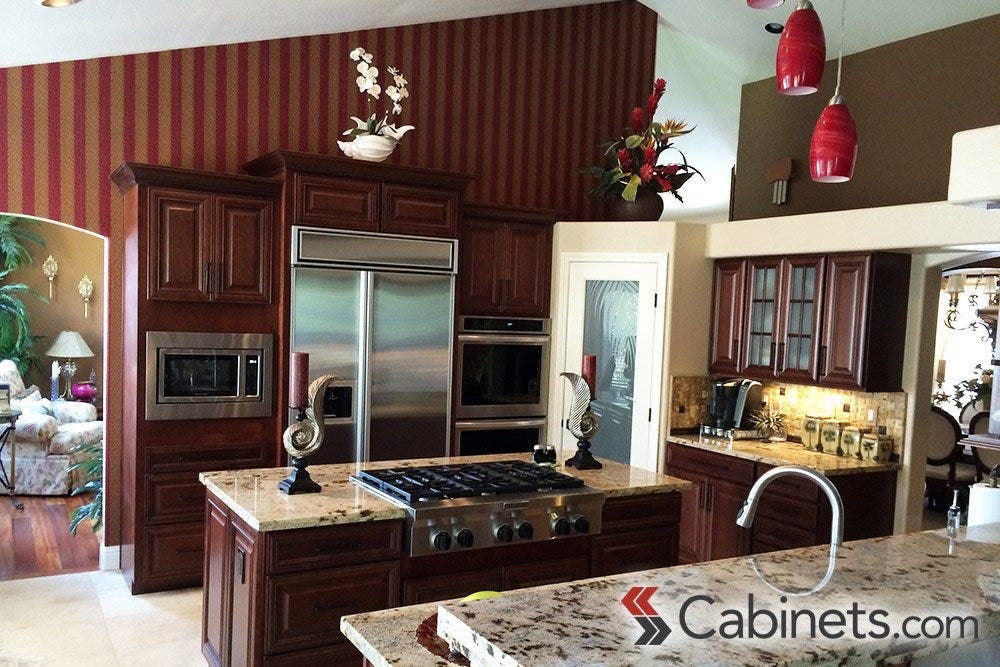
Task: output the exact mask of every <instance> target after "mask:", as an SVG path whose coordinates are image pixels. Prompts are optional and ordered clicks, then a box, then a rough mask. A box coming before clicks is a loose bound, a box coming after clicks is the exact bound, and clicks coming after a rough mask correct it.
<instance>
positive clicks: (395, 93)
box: [385, 86, 402, 102]
mask: <svg viewBox="0 0 1000 667" xmlns="http://www.w3.org/2000/svg"><path fill="white" fill-rule="evenodd" d="M385 94H386V95H388V96H389V99H391V100H392V101H393V102H398V101H399V100H400V98H401V97H402V96H401V95H400V94H399V88H397V87H396V86H386V87H385Z"/></svg>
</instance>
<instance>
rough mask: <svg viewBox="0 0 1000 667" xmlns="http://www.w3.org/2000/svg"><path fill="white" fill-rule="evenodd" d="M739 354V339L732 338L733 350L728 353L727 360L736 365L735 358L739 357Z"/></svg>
mask: <svg viewBox="0 0 1000 667" xmlns="http://www.w3.org/2000/svg"><path fill="white" fill-rule="evenodd" d="M739 353H740V339H739V338H734V339H733V349H731V350H730V351H729V358H730V359H732V360H733V363H734V364H735V363H736V357H737V356H738V355H739Z"/></svg>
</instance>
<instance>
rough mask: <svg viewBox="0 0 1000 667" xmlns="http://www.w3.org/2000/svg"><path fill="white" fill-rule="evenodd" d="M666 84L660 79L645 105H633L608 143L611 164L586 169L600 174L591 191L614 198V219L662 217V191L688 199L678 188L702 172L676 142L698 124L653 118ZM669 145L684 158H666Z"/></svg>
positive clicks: (596, 194)
mask: <svg viewBox="0 0 1000 667" xmlns="http://www.w3.org/2000/svg"><path fill="white" fill-rule="evenodd" d="M666 88H667V83H666V81H664V80H663V79H657V80H656V82H655V83H654V84H653V90H652V92H651V93H650V95H649V97H648V98H647V99H646V103H645V105H643V106H637V107H635V108H634V109H632V115H631V118H630V123H629V126H628V127H627V128H625V129H624V130H623V131H622V133H621V136H620V137H618V138H617V139H615V140H613V141H609V142H608V143H607V144H605V145H604V154H605V155H606V156H607V157H608V162H607V164H606V165H605V166H594V167H586V168H585V169H584V171H585V172H587V173H590V174H592V175H594V176H596V177H597V179H598V183H597V185H596V186H594V188H593V189H592V190H591V191H590V194H592V195H594V196H598V197H606V198H610V199H611V202H612V204H611V207H612V215H613V216H614V217H615V219H618V220H657V219H659V217H660V214H661V213H662V212H663V199H662V198H661V197H660V193H663V192H669V193H670V194H672V195H673V196H674V197H676V198H677V200H678V201H684V200H683V199H682V198H681V196H680V194H679V192H678V191H679V190H680V189H681V187H682V186H683V185H684V184H685V183H686V182H687V181H688V179H690V178H691V177H692V176H694V175H695V174H698V175H699V176H701V172H700V171H698V170H697V169H695V168H694V167H693V166H691V165H690V164H688V161H687V158H686V157H685V156H684V153H682V152H681V151H680V150H679V149H677V148H676V147H675V146H674V144H673V143H672V142H671V140H672V139H674V138H676V137H679V136H682V135H685V134H687V133H689V132H691V130H693V129H694V128H688V127H687V125H686V124H685V123H684V122H683V121H678V120H674V119H672V118H669V119H666V120H664V121H662V122H657V121H654V120H653V116H654V115H655V114H656V109H657V107H658V106H659V104H660V98H661V97H662V96H663V92H664V91H665V90H666ZM670 149H673V150H675V151H676V152H677V154H678V155H679V156H680V160H681V161H680V162H672V163H667V164H661V163H660V158H661V156H662V155H663V153H664V152H665V151H667V150H670Z"/></svg>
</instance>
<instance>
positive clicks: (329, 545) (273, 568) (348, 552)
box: [267, 521, 403, 573]
mask: <svg viewBox="0 0 1000 667" xmlns="http://www.w3.org/2000/svg"><path fill="white" fill-rule="evenodd" d="M402 533H403V527H402V524H401V523H400V522H399V521H376V522H369V523H355V524H345V525H341V526H324V527H322V528H308V529H297V530H283V531H277V532H273V533H269V539H268V544H269V545H270V546H269V548H268V558H267V562H268V566H267V570H268V572H271V573H280V572H298V571H300V570H316V569H319V568H324V567H334V566H337V565H351V564H354V563H371V562H374V561H380V560H391V559H393V558H397V557H398V556H399V555H400V553H401V544H402Z"/></svg>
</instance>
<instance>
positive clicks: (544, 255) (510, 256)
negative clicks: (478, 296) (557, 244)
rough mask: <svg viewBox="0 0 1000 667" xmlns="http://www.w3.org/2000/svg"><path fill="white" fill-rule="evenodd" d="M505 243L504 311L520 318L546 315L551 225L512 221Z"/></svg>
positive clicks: (550, 261)
mask: <svg viewBox="0 0 1000 667" xmlns="http://www.w3.org/2000/svg"><path fill="white" fill-rule="evenodd" d="M505 245H506V250H507V252H506V254H507V261H506V275H505V276H504V277H503V280H504V283H503V286H502V289H501V293H502V294H503V312H504V313H505V314H507V315H515V316H518V317H546V316H547V315H548V314H549V284H550V282H551V278H552V227H551V226H549V225H533V224H527V223H510V224H508V225H507V238H506V244H505Z"/></svg>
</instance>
